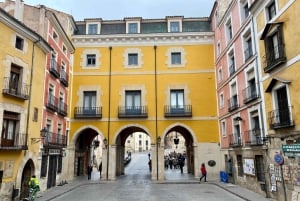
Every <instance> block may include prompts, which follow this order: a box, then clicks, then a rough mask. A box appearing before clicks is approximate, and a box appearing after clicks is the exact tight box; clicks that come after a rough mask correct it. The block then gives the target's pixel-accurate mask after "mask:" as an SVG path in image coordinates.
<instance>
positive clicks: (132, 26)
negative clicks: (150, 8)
mask: <svg viewBox="0 0 300 201" xmlns="http://www.w3.org/2000/svg"><path fill="white" fill-rule="evenodd" d="M128 33H138V23H135V22H134V23H128Z"/></svg>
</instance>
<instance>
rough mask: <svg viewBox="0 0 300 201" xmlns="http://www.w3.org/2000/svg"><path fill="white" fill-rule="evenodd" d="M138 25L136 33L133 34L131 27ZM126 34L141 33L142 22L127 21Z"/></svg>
mask: <svg viewBox="0 0 300 201" xmlns="http://www.w3.org/2000/svg"><path fill="white" fill-rule="evenodd" d="M132 24H136V32H132V31H131V29H130V26H131V25H132ZM126 33H128V34H137V33H140V22H139V21H127V22H126Z"/></svg>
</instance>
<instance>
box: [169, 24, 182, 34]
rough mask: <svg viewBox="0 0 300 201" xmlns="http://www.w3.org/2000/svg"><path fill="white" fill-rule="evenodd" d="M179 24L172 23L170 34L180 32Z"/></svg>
mask: <svg viewBox="0 0 300 201" xmlns="http://www.w3.org/2000/svg"><path fill="white" fill-rule="evenodd" d="M179 28H180V27H179V22H170V32H179V31H180V29H179Z"/></svg>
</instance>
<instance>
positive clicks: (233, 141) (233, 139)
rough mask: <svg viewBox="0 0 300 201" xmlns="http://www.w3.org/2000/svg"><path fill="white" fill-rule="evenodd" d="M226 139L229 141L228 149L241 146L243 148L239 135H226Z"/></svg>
mask: <svg viewBox="0 0 300 201" xmlns="http://www.w3.org/2000/svg"><path fill="white" fill-rule="evenodd" d="M228 139H229V146H230V147H241V146H243V143H242V139H241V134H240V133H233V134H231V135H228Z"/></svg>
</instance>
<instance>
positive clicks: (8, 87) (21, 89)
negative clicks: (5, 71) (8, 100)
mask: <svg viewBox="0 0 300 201" xmlns="http://www.w3.org/2000/svg"><path fill="white" fill-rule="evenodd" d="M29 88H30V85H27V84H25V83H20V82H13V81H12V80H11V79H10V77H5V78H4V83H3V90H2V92H3V94H6V95H10V96H13V97H17V98H20V99H23V100H28V99H29Z"/></svg>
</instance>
